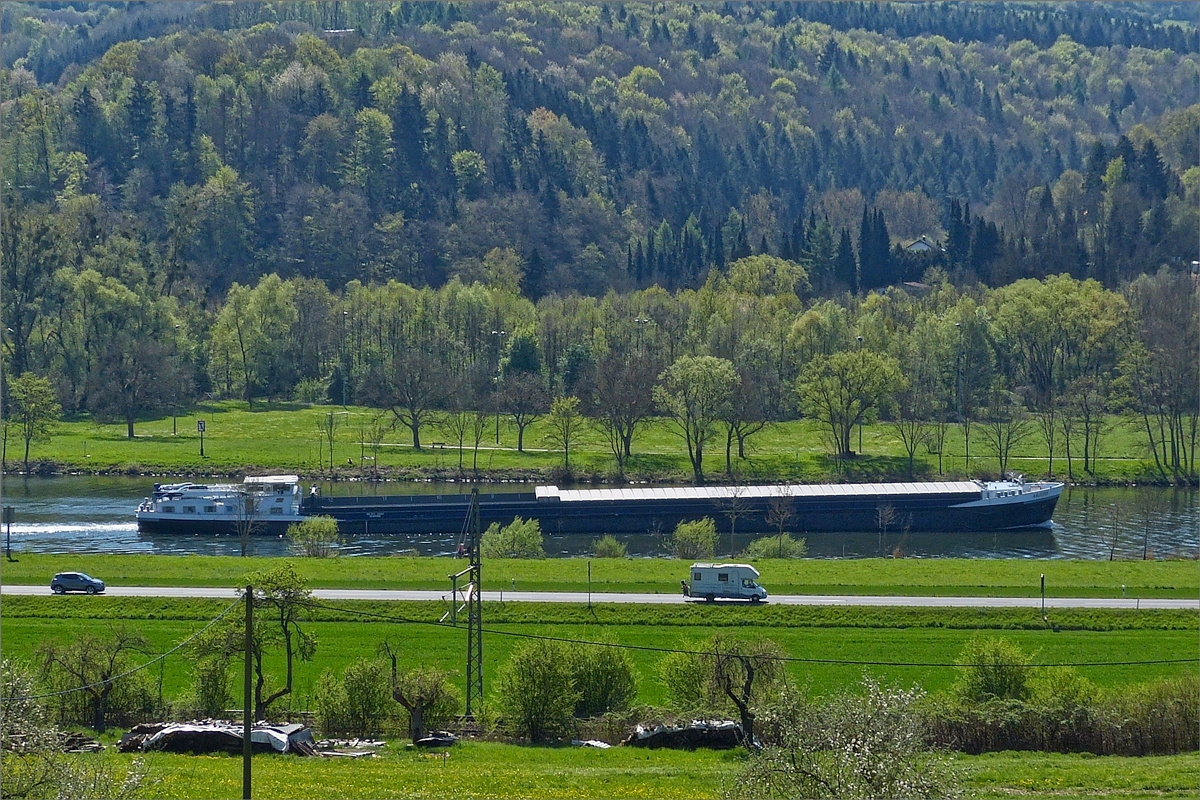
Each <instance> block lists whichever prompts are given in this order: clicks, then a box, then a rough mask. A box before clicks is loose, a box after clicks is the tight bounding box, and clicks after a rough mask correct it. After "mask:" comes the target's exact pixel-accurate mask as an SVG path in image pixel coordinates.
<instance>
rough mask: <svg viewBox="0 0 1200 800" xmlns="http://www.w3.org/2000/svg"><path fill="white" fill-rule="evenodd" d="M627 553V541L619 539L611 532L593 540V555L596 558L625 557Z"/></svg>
mask: <svg viewBox="0 0 1200 800" xmlns="http://www.w3.org/2000/svg"><path fill="white" fill-rule="evenodd" d="M626 554H627V551H626V549H625V543H624V542H622V541H618V540H617V537H615V536H613V535H612V534H611V533H606V534H604V535H603V536H601V537H600V538H599V539H597V540H596V541H594V542H592V555H594V556H595V557H596V558H624V557H625V556H626Z"/></svg>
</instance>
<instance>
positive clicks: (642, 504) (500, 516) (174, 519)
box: [137, 475, 1063, 535]
mask: <svg viewBox="0 0 1200 800" xmlns="http://www.w3.org/2000/svg"><path fill="white" fill-rule="evenodd" d="M1062 490H1063V484H1062V483H1056V482H1043V481H1038V482H1030V483H1026V482H1025V481H1024V480H1022V479H1020V478H1014V479H1012V480H1005V481H990V482H983V481H926V482H910V483H828V484H783V485H764V486H689V487H654V488H650V487H623V488H613V489H561V488H559V487H557V486H538V487H537V488H536V489H535V490H534V491H532V492H510V493H492V494H485V493H480V495H479V513H480V522H481V524H482V525H483V527H484V528H486V527H487V526H489V525H491V524H492V523H499V524H501V525H505V524H508V523H510V522H512V521H513V520H514V519H515V518H517V517H521V518H523V519H536V520H538V521H539V522H540V523H541V527H542V531H543V532H544V533H546V534H549V535H559V534H595V535H601V534H605V533H613V534H639V533H670V532H671V531H672V530H674V528H675V526H676V525H677V524H679V523H680V522H683V521H687V520H695V519H700V518H702V517H711V518H712V519H714V520H715V521H716V523H717V526H718V528H720V529H721V530H723V531H728V530H730V529H731V528H736V530H737V532H738V533H745V534H754V533H770V532H774V531H776V530H778V529H779V524H780V523H779V518H780V517H781V516H782V517H783V518H784V519H783V529H784V530H787V531H798V532H804V533H823V532H839V531H842V532H845V531H860V532H861V531H875V530H880V529H884V528H886V529H887V530H892V531H901V530H904V531H910V532H913V533H922V532H928V533H937V532H955V531H1000V530H1007V529H1016V528H1030V527H1037V526H1047V525H1049V524H1050V518H1051V516H1052V515H1053V513H1054V507H1055V505H1056V504H1057V502H1058V498H1059V496H1060V495H1061V494H1062ZM470 502H471V497H470V495H468V494H446V495H394V496H373V497H371V496H355V497H342V496H322V495H320V494H319V493H318V492H317V491H316V488H315V487H314V488H313V489H312V491H311V492H310V493H309V494H308V495H307V496H305V495H304V494H303V492H302V491H301V487H300V480H299V478H298V477H297V476H295V475H269V476H264V477H248V478H246V479H245V481H244V482H243V483H242V484H212V485H210V484H198V483H178V484H155V487H154V494H153V496H151V497H148V498H146V500H145V501H144V502H143V503H142V504H141V505H140V506H139V507H138V510H137V522H138V530H140V531H143V532H148V533H193V534H194V533H214V534H220V533H238V532H240V531H243V530H247V529H248V530H249V532H250V533H251V534H272V535H279V534H281V533H284V532H285V531H286V529H287V527H288V526H289V525H291V524H292V523H295V522H299V521H300V520H302V519H303V518H304V517H306V516H316V515H321V516H330V517H333V518H334V519H336V520H337V522H338V528H339V529H340V530H341V532H342V533H343V534H361V535H377V534H416V535H421V534H426V535H428V534H454V533H458V532H459V531H461V530H462V529H463V526H464V523H465V520H466V517H467V514H468V511H469V509H470Z"/></svg>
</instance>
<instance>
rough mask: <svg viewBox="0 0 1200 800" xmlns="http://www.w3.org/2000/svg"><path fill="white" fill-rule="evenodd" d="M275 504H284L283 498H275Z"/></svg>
mask: <svg viewBox="0 0 1200 800" xmlns="http://www.w3.org/2000/svg"><path fill="white" fill-rule="evenodd" d="M275 502H276V503H282V502H283V498H282V497H276V498H275Z"/></svg>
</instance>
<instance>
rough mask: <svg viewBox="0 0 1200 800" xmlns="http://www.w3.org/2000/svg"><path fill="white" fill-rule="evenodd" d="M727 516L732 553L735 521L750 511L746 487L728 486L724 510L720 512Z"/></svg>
mask: <svg viewBox="0 0 1200 800" xmlns="http://www.w3.org/2000/svg"><path fill="white" fill-rule="evenodd" d="M722 513H724V514H725V516H726V517H728V518H729V555H730V557H731V558H732V557H733V554H734V548H735V547H736V545H735V544H734V537H735V536H736V535H737V521H738V520H739V519H741V518H742V517H744V516H746V515H747V514H749V513H750V499H749V498H748V497H747V496H746V487H745V486H742V485H737V486H730V487H729V496H728V497H726V498H725V510H724V511H723V512H722Z"/></svg>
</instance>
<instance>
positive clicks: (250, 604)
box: [242, 586, 254, 800]
mask: <svg viewBox="0 0 1200 800" xmlns="http://www.w3.org/2000/svg"><path fill="white" fill-rule="evenodd" d="M253 643H254V587H253V586H247V587H246V685H245V692H244V694H243V696H242V800H250V753H251V742H250V733H251V730H252V729H253V727H254V696H253V692H252V691H251V685H250V684H251V680H252V677H253V669H252V663H253V655H252V653H253Z"/></svg>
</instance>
